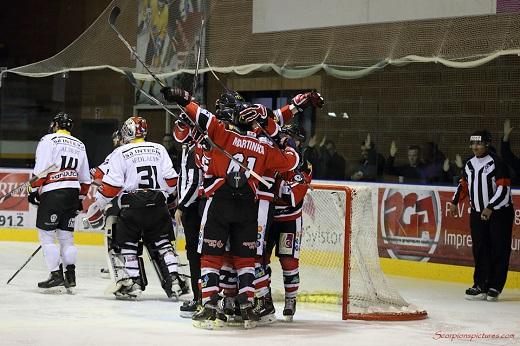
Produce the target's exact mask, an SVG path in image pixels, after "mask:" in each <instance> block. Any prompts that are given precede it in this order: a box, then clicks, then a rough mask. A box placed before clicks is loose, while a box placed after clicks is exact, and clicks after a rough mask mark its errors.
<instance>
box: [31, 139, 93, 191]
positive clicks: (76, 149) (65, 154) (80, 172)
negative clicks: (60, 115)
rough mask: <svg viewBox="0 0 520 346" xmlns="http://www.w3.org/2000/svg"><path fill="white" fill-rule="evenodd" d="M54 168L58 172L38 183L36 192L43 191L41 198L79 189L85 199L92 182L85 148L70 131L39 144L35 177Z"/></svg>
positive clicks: (34, 184)
mask: <svg viewBox="0 0 520 346" xmlns="http://www.w3.org/2000/svg"><path fill="white" fill-rule="evenodd" d="M53 164H54V165H56V167H58V170H57V171H55V172H51V173H49V174H47V176H46V177H43V178H41V179H38V180H36V181H35V182H34V183H33V184H32V187H33V188H41V190H40V194H42V193H44V192H48V191H52V190H57V189H67V188H77V189H79V190H80V195H82V196H85V195H86V194H87V192H88V189H89V186H90V183H91V179H90V172H89V167H88V160H87V153H86V151H85V145H84V144H83V143H82V142H81V141H80V140H79V139H77V138H76V137H74V136H72V135H71V134H70V133H69V132H68V131H65V130H58V131H57V132H56V133H52V134H48V135H45V136H43V137H42V139H41V140H40V143H38V147H37V148H36V163H35V165H34V170H33V173H34V174H38V173H40V172H42V171H44V170H46V169H47V168H49V166H51V165H53Z"/></svg>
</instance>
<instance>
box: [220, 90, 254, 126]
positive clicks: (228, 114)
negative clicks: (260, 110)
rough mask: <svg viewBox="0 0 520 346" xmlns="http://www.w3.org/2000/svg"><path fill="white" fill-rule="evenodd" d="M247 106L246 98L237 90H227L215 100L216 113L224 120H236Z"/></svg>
mask: <svg viewBox="0 0 520 346" xmlns="http://www.w3.org/2000/svg"><path fill="white" fill-rule="evenodd" d="M245 108H247V105H246V103H245V100H244V98H243V97H242V95H240V94H239V93H237V92H236V91H227V92H225V93H223V94H222V95H220V97H219V98H218V99H217V101H216V102H215V109H216V112H215V115H216V116H217V119H219V120H222V121H228V122H234V119H235V117H238V114H239V113H240V112H241V111H242V110H243V109H245Z"/></svg>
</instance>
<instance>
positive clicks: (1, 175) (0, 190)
mask: <svg viewBox="0 0 520 346" xmlns="http://www.w3.org/2000/svg"><path fill="white" fill-rule="evenodd" d="M29 178H30V174H29V173H21V172H0V197H1V196H3V195H5V194H6V193H8V192H9V191H12V190H14V189H15V188H17V187H18V186H20V185H22V184H23V183H25V182H27V181H28V180H29ZM0 210H4V211H23V212H27V211H29V202H28V201H27V189H21V190H20V191H18V192H16V193H14V194H13V195H12V196H11V197H10V198H8V199H6V200H5V201H3V202H1V203H0Z"/></svg>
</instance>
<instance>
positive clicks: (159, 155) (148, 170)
mask: <svg viewBox="0 0 520 346" xmlns="http://www.w3.org/2000/svg"><path fill="white" fill-rule="evenodd" d="M176 185H177V172H175V169H174V168H173V164H172V160H171V159H170V156H169V155H168V152H167V151H166V149H165V148H164V147H163V146H162V145H161V144H157V143H152V142H145V141H142V142H136V143H128V144H125V145H123V146H121V147H119V148H116V149H115V150H114V151H113V152H112V154H111V156H110V160H109V161H108V167H107V174H105V175H104V176H103V180H102V184H101V188H100V189H98V191H97V193H96V199H97V200H100V201H103V202H105V203H108V202H109V201H110V200H111V199H112V198H114V197H116V196H117V195H120V194H122V193H125V192H135V191H139V190H158V191H162V192H163V194H164V195H165V196H167V195H168V194H170V193H172V192H174V191H175V189H176Z"/></svg>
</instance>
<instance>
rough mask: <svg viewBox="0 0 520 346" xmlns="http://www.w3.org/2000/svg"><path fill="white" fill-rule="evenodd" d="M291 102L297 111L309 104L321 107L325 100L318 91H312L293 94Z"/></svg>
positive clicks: (301, 110)
mask: <svg viewBox="0 0 520 346" xmlns="http://www.w3.org/2000/svg"><path fill="white" fill-rule="evenodd" d="M291 104H292V105H293V106H294V107H296V109H297V110H298V112H303V110H304V109H305V108H307V107H309V106H313V107H318V108H322V107H323V105H324V104H325V102H324V100H323V97H321V95H320V93H318V92H316V91H312V92H308V93H305V94H298V95H296V96H294V97H293V99H292V100H291Z"/></svg>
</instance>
